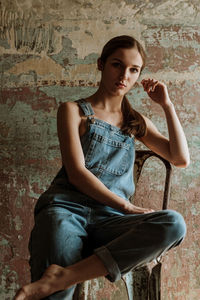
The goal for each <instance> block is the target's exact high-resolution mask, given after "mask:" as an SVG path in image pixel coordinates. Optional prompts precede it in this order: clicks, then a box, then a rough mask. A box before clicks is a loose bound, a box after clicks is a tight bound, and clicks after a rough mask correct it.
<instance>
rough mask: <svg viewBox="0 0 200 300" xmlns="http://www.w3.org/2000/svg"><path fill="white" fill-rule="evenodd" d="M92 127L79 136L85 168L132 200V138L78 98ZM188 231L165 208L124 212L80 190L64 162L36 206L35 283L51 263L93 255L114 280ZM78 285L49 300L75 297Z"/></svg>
mask: <svg viewBox="0 0 200 300" xmlns="http://www.w3.org/2000/svg"><path fill="white" fill-rule="evenodd" d="M77 103H78V105H79V106H80V107H81V109H82V111H83V113H84V114H85V116H87V124H88V128H87V131H86V133H85V134H84V135H83V136H82V137H81V144H82V148H83V153H84V157H85V166H86V168H87V169H89V170H90V171H91V172H92V173H93V174H94V175H95V176H96V177H97V178H98V179H99V180H100V181H102V182H103V183H104V184H105V185H106V186H107V187H108V188H109V189H110V190H111V191H112V192H114V193H115V194H117V195H119V196H120V197H122V198H124V199H126V200H127V201H128V199H129V197H130V196H131V195H132V194H133V193H134V181H133V166H134V158H135V150H134V138H132V137H130V136H128V135H125V134H123V133H122V132H121V130H120V129H119V128H118V127H115V126H112V125H110V124H108V123H107V122H105V121H102V120H99V119H97V118H95V117H94V112H93V109H92V106H91V104H90V103H88V102H86V101H84V100H78V101H77ZM185 234H186V225H185V222H184V219H183V217H182V216H181V215H180V214H179V213H177V212H175V211H173V210H164V211H157V212H154V213H149V214H131V215H125V214H124V213H122V212H120V211H118V210H116V209H114V208H111V207H109V206H105V205H103V204H101V203H100V202H97V201H96V200H94V199H93V198H91V197H89V196H87V195H85V194H83V193H81V192H80V191H79V190H77V189H76V188H75V187H74V186H73V185H72V184H70V183H69V180H68V177H67V173H66V172H65V168H64V166H63V167H62V168H61V170H60V171H59V172H58V174H57V176H56V177H55V178H54V180H53V182H52V184H51V186H50V187H49V189H48V190H47V191H46V192H45V193H43V194H42V195H41V196H40V198H39V200H38V202H37V204H36V207H35V226H34V228H33V230H32V233H31V238H30V241H29V250H30V255H31V257H30V266H31V275H32V281H35V280H38V279H39V278H40V277H41V276H42V274H43V272H44V271H45V269H46V268H47V267H48V266H49V265H50V264H58V265H61V266H63V267H65V266H68V265H71V264H74V263H76V262H77V261H79V260H81V259H82V258H84V257H87V256H89V255H91V254H93V253H95V254H96V255H97V256H98V257H99V258H100V259H101V260H102V262H103V264H104V265H105V267H106V269H107V270H108V273H109V275H108V276H107V278H108V279H109V280H110V281H112V282H114V281H116V280H119V279H120V278H121V276H123V275H124V274H125V273H127V272H129V271H130V270H131V269H132V268H136V267H139V266H142V265H144V264H146V263H148V262H150V261H152V260H153V259H155V258H157V257H159V256H160V255H161V254H162V253H163V252H165V251H167V250H169V249H170V248H172V247H175V246H177V245H178V244H179V243H180V242H181V241H182V239H183V238H184V236H185ZM74 288H75V286H74V287H71V288H69V289H67V290H65V291H62V292H57V293H55V294H54V295H51V296H49V297H47V298H45V299H50V300H58V299H59V300H71V299H72V297H73V292H74Z"/></svg>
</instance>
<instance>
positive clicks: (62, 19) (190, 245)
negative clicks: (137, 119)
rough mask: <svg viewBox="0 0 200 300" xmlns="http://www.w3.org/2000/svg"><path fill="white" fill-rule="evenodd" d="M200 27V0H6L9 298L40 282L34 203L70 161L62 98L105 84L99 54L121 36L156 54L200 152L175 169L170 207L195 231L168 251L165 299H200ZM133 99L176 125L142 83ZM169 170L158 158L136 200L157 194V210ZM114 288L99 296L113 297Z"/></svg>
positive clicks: (156, 118)
mask: <svg viewBox="0 0 200 300" xmlns="http://www.w3.org/2000/svg"><path fill="white" fill-rule="evenodd" d="M199 29H200V11H199V0H171V1H167V0H163V1H157V0H146V1H145V0H144V1H138V0H135V1H134V0H116V1H114V0H110V1H108V0H101V1H97V0H94V1H92V0H74V1H73V0H48V1H42V0H3V1H1V2H0V52H1V60H0V65H1V75H0V76H1V80H0V85H1V87H0V90H1V98H0V143H1V147H0V152H1V156H0V163H1V173H0V176H1V177H0V179H1V180H0V186H1V199H0V263H1V268H0V299H2V300H3V299H12V296H13V295H14V294H15V291H16V290H17V289H18V287H19V286H21V285H23V284H25V283H27V282H29V280H30V275H29V267H28V250H27V244H28V238H29V233H30V230H31V228H32V225H33V207H34V204H35V202H36V200H37V198H38V196H39V194H40V193H41V192H42V191H44V190H45V188H46V187H48V185H49V183H50V181H51V179H52V178H53V176H54V175H55V174H56V172H57V170H58V169H59V167H60V153H59V146H58V139H57V134H56V111H57V108H58V105H59V103H61V102H64V101H67V100H75V99H78V98H80V97H85V96H86V95H89V94H91V93H93V92H94V91H95V90H96V87H97V85H98V81H99V74H98V72H97V68H96V59H97V58H98V55H99V53H100V51H101V48H102V46H103V44H104V43H105V42H106V41H107V40H108V39H110V38H111V37H113V36H115V35H119V34H130V35H134V36H135V37H137V38H138V39H139V40H140V41H141V42H142V44H143V45H144V47H145V49H146V51H147V54H148V62H147V67H146V70H145V71H144V73H143V75H142V77H149V76H150V77H155V78H157V79H159V80H164V81H165V82H166V83H167V84H168V86H169V93H170V96H171V97H172V98H173V99H174V100H173V101H174V104H175V107H176V109H177V112H178V115H179V117H180V119H181V121H182V124H183V127H184V130H185V133H186V136H187V139H188V143H189V147H190V153H191V164H190V166H189V167H188V168H187V169H185V170H184V169H176V168H174V170H173V179H172V191H171V203H170V208H173V209H176V210H178V211H179V212H181V213H182V214H183V215H184V217H185V219H186V222H187V225H188V234H187V238H186V239H185V241H184V242H183V244H182V245H181V246H180V247H179V248H177V249H174V250H173V251H171V252H170V253H168V254H167V255H166V257H165V261H164V266H163V273H162V300H198V299H200V276H199V274H200V267H199V260H200V250H199V248H200V239H199V238H200V219H199V217H200V204H199V203H200V202H199V198H200V197H199V195H200V191H199V184H200V154H199V146H200V138H199V136H200V127H199V118H198V116H199V112H200V104H199V103H200V102H199V97H200V87H199V83H200V79H199V78H200V67H199V62H200V31H199ZM129 99H130V100H131V101H132V103H133V105H134V107H135V108H136V109H137V110H139V111H140V112H142V113H144V114H145V115H147V116H148V117H150V118H151V119H152V120H153V122H154V123H155V124H156V125H157V126H158V128H159V129H160V130H161V132H162V133H166V125H165V123H164V122H163V120H164V116H163V113H162V111H161V110H160V108H159V107H157V106H156V104H152V103H151V102H150V101H149V100H148V99H147V97H146V95H145V93H144V92H143V91H142V89H141V86H139V85H138V86H136V88H135V89H134V90H133V91H131V92H130V95H129ZM137 147H138V148H140V147H141V145H140V144H137ZM162 171H163V169H162V168H161V167H160V166H159V165H158V166H157V172H156V174H155V172H154V171H153V170H152V165H151V163H148V164H147V165H146V173H145V174H144V175H143V177H142V178H141V180H140V184H139V187H138V190H137V193H136V202H138V203H140V202H141V203H144V204H145V203H146V201H151V203H152V206H153V207H154V208H156V206H157V203H158V202H159V198H160V195H161V183H160V182H159V180H160V177H161V175H162ZM149 178H154V180H153V181H151V183H149ZM147 186H148V188H151V192H150V193H149V191H148V189H147V188H146V187H147ZM144 187H145V188H144ZM111 294H112V293H111V290H110V292H109V290H107V294H105V295H104V296H103V295H102V293H100V292H99V293H98V294H96V295H94V296H92V295H90V299H97V300H98V299H99V300H100V299H101V300H102V299H106V300H107V299H113V298H111ZM95 297H96V298H95ZM88 299H89V298H88ZM115 299H118V298H115ZM124 299H125V296H124Z"/></svg>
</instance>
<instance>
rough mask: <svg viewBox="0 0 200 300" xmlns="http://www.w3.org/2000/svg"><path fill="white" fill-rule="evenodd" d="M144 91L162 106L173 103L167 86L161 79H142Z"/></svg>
mask: <svg viewBox="0 0 200 300" xmlns="http://www.w3.org/2000/svg"><path fill="white" fill-rule="evenodd" d="M141 83H142V85H143V88H144V91H145V92H147V94H148V95H149V97H150V98H151V99H152V100H153V101H154V102H156V103H158V104H160V105H161V106H165V105H168V104H170V103H171V100H170V98H169V95H168V91H167V86H166V85H165V84H164V83H163V82H160V81H157V80H154V79H143V80H142V81H141Z"/></svg>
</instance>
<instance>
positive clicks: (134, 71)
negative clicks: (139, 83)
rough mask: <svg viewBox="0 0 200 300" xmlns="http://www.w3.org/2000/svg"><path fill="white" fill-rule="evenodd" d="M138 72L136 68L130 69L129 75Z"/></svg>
mask: <svg viewBox="0 0 200 300" xmlns="http://www.w3.org/2000/svg"><path fill="white" fill-rule="evenodd" d="M137 72H139V71H138V69H137V68H131V73H137Z"/></svg>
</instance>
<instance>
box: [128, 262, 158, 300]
mask: <svg viewBox="0 0 200 300" xmlns="http://www.w3.org/2000/svg"><path fill="white" fill-rule="evenodd" d="M132 273H133V299H134V300H149V280H150V274H151V273H150V269H149V268H148V266H144V267H141V268H139V269H137V270H134V271H133V272H132ZM154 300H155V299H154Z"/></svg>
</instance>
